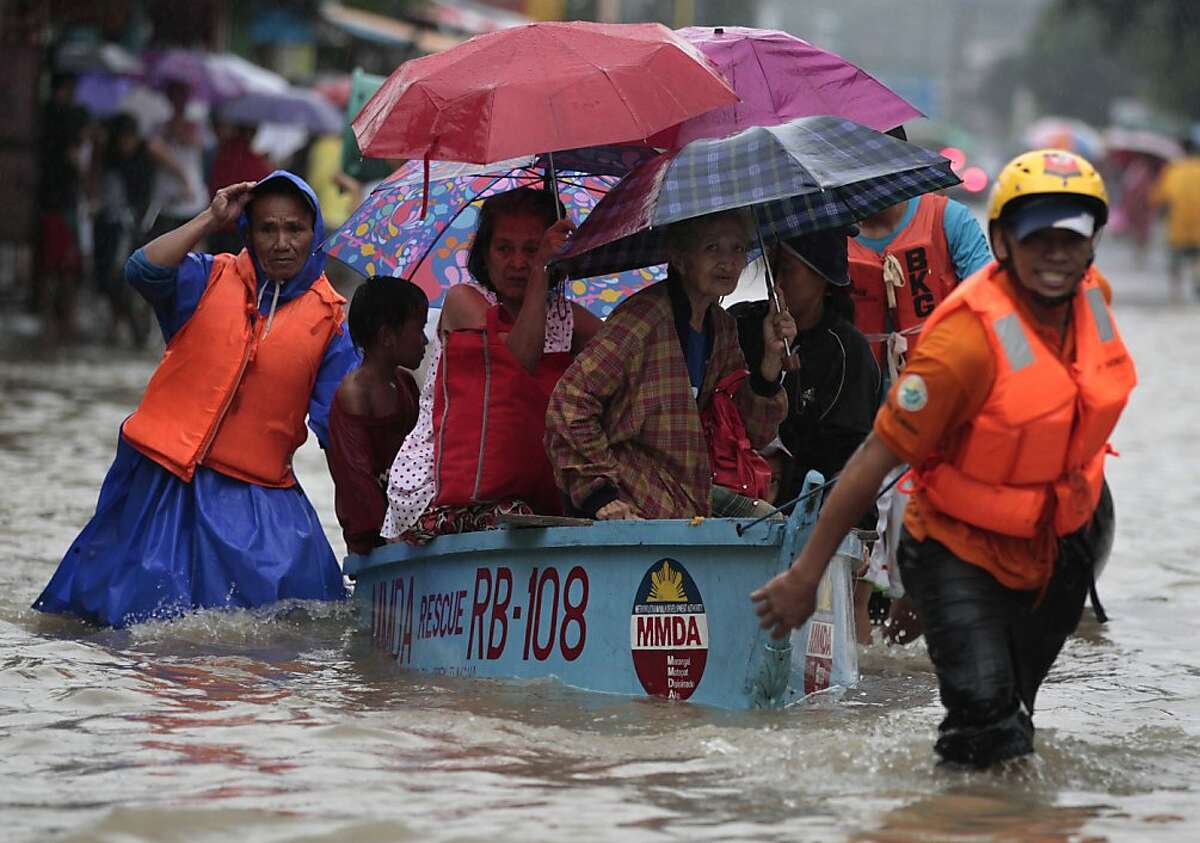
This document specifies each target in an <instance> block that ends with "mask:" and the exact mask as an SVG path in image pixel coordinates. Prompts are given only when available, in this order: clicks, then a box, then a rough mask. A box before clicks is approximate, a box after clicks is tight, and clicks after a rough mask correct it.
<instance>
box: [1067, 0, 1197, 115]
mask: <svg viewBox="0 0 1200 843" xmlns="http://www.w3.org/2000/svg"><path fill="white" fill-rule="evenodd" d="M1052 11H1054V12H1058V13H1060V14H1065V15H1067V16H1070V15H1086V16H1088V17H1090V18H1091V19H1093V20H1095V21H1097V22H1099V24H1100V25H1101V27H1102V38H1101V42H1100V43H1099V44H1097V45H1096V47H1097V48H1098V49H1097V52H1100V51H1105V52H1108V53H1110V54H1111V55H1113V56H1115V57H1117V58H1118V60H1119V61H1120V62H1121V64H1123V65H1125V66H1127V67H1128V68H1130V69H1131V70H1132V71H1134V72H1135V73H1136V75H1137V77H1138V80H1139V82H1140V91H1139V92H1140V93H1141V94H1142V95H1143V96H1144V97H1145V98H1146V99H1148V100H1150V101H1152V102H1154V103H1156V104H1158V105H1160V106H1162V107H1164V108H1166V109H1169V110H1171V111H1174V112H1176V113H1178V114H1180V115H1181V116H1185V117H1187V118H1189V119H1192V120H1200V2H1196V0H1136V2H1130V1H1129V0H1056V3H1055V6H1054V7H1053V10H1052Z"/></svg>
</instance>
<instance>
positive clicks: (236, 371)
mask: <svg viewBox="0 0 1200 843" xmlns="http://www.w3.org/2000/svg"><path fill="white" fill-rule="evenodd" d="M255 285H256V281H255V272H254V264H253V262H252V260H251V259H250V255H249V253H248V252H247V251H246V250H245V249H243V250H242V252H241V254H239V255H237V256H236V257H235V256H234V255H216V256H215V257H214V258H213V266H212V272H211V273H210V274H209V277H208V286H207V287H206V288H205V290H204V294H203V295H202V296H201V297H200V303H199V305H198V306H197V307H196V312H195V313H193V314H192V316H191V318H190V319H188V321H187V322H186V323H185V324H184V326H183V327H182V328H181V329H180V330H179V332H178V333H176V334H175V335H174V336H173V337H171V341H170V342H169V343H167V348H166V351H165V352H164V353H163V359H162V362H161V363H159V365H158V368H157V369H155V371H154V374H153V375H152V376H151V378H150V383H149V385H148V386H147V387H146V394H145V395H144V396H142V402H141V404H140V405H139V406H138V408H137V410H136V411H135V412H134V414H133V415H132V416H130V417H129V418H128V419H126V420H125V424H124V426H123V428H122V431H121V432H122V435H123V436H124V437H125V440H126V441H127V442H128V443H129V444H130V445H132V446H133V447H134V448H136V449H137V450H138V451H140V452H141V453H142V454H144V455H145V456H147V457H149V458H150V459H152V460H154V461H155V462H156V463H158V464H159V465H161V466H162V467H163V468H165V469H167V470H168V471H170V472H171V473H172V474H174V475H176V476H177V477H179V478H180V479H181V480H184V481H187V482H190V481H191V479H192V477H193V475H194V474H195V473H196V466H197V465H205V466H208V467H209V468H212V469H214V470H215V471H219V472H221V473H222V474H225V475H228V476H230V477H236V478H237V479H239V480H245V481H246V482H248V483H254V484H257V485H259V486H273V487H287V486H291V485H293V484H294V483H295V482H296V478H295V476H294V475H293V474H292V455H293V454H294V453H295V451H296V449H297V448H299V447H300V446H301V445H302V444H304V440H305V438H306V437H307V435H308V433H307V430H306V429H305V427H304V419H305V416H306V415H307V414H308V403H309V398H310V396H311V394H312V388H313V384H314V383H316V379H317V371H318V370H319V368H320V366H321V361H322V359H324V355H325V348H326V346H327V345H328V344H329V340H330V339H331V338H332V337H333V335H334V333H335V332H336V331H339V330H341V323H342V320H343V311H342V304H343V303H344V302H345V299H344V298H342V297H341V296H340V295H338V294H337V292H336V291H335V290H334V289H333V287H332V286H330V284H329V280H328V279H327V278H326V277H325V276H324V275H321V276H320V277H319V278H318V279H317V280H316V281H314V282H313V283H312V286H311V287H309V288H308V290H307V291H305V292H304V293H302V294H301V295H300V296H298V297H297V298H295V299H292V300H291V301H289V302H287V303H286V304H283V305H280V307H279V309H278V310H277V311H276V312H275V316H274V319H273V320H272V321H271V331H270V333H269V334H268V335H267V336H266V338H264V337H263V331H264V329H265V327H266V322H267V320H266V319H265V318H263V317H261V316H260V314H259V313H258V307H257V303H256V301H255ZM270 294H271V292H270V291H268V293H267V295H270Z"/></svg>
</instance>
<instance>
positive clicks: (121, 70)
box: [54, 41, 144, 76]
mask: <svg viewBox="0 0 1200 843" xmlns="http://www.w3.org/2000/svg"><path fill="white" fill-rule="evenodd" d="M54 68H55V69H56V70H58V71H60V72H65V73H90V72H104V73H113V74H118V75H122V76H140V75H141V74H142V72H143V70H144V67H143V65H142V61H141V59H139V58H138V57H137V56H135V55H134V54H133V53H131V52H129V51H128V50H126V49H125V48H124V47H121V46H118V45H117V44H96V43H89V42H81V41H72V42H70V43H67V44H63V45H62V46H61V47H59V48H58V51H57V52H56V53H55V54H54Z"/></svg>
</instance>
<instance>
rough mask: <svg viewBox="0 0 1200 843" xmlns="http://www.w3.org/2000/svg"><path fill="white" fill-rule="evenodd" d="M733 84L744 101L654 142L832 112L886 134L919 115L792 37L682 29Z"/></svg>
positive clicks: (670, 144) (674, 145) (676, 142)
mask: <svg viewBox="0 0 1200 843" xmlns="http://www.w3.org/2000/svg"><path fill="white" fill-rule="evenodd" d="M678 33H679V35H680V36H681V37H682V38H684V39H685V40H687V41H689V42H691V43H692V44H695V45H696V47H697V48H698V49H699V50H700V52H702V53H704V55H706V56H707V57H708V58H709V59H710V60H711V61H712V63H713V64H715V65H716V67H717V70H719V71H720V72H721V75H722V76H724V77H725V79H726V80H727V81H728V82H729V84H730V85H732V86H733V90H734V92H735V93H736V94H737V95H738V98H739V100H740V101H739V102H736V103H734V104H732V105H726V106H722V107H721V108H716V109H713V110H712V111H708V112H705V113H704V114H701V115H700V116H698V117H693V118H691V119H690V120H687V121H685V122H683V123H681V124H680V125H679V126H678V127H676V128H674V129H671V130H668V131H667V132H664V133H662V134H661V135H658V136H657V137H655V138H654V139H652V143H653V145H655V146H660V147H665V148H670V149H678V148H680V147H682V146H684V145H685V144H688V143H690V142H691V141H693V140H696V139H697V138H722V137H725V136H726V135H731V134H733V133H734V132H739V131H741V130H742V129H747V128H749V127H751V126H774V125H777V124H779V123H784V122H786V121H788V120H791V119H793V118H796V117H809V116H812V115H820V114H828V115H833V116H835V117H845V118H846V119H848V120H853V121H854V122H856V123H862V124H863V125H864V126H870V127H871V128H872V129H877V130H879V131H881V132H885V131H887V130H888V129H891V128H893V127H895V126H899V125H900V124H901V123H903V122H905V121H906V120H912V119H913V118H915V117H922V116H924V115H922V114H921V112H920V111H919V110H917V109H916V108H914V107H913V106H912V105H911V104H910V103H909V102H908V101H907V100H905V99H904V98H903V97H901V96H900V95H899V94H897V93H895V92H894V91H892V90H891V89H890V88H888V87H887V86H886V85H884V84H883V83H882V82H880V81H879V80H877V79H876V78H875V77H873V76H871V75H870V74H869V73H867V72H866V71H865V70H863V69H862V68H860V67H859V66H858V65H856V64H853V63H852V62H849V61H847V60H846V59H844V58H842V57H841V56H839V55H838V54H837V53H831V52H829V51H828V50H822V49H821V48H820V47H815V46H813V45H812V44H810V43H808V42H807V41H804V40H802V39H800V38H797V37H795V36H794V35H789V34H787V33H786V32H778V31H776V30H772V29H751V28H749V27H743V26H726V27H716V28H715V29H714V28H711V27H701V26H692V27H688V28H686V29H680V30H678Z"/></svg>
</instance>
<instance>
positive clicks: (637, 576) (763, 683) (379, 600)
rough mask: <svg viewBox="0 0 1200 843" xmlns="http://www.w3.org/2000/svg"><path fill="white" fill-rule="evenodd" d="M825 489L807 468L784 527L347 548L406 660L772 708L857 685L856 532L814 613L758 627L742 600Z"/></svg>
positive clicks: (582, 529)
mask: <svg viewBox="0 0 1200 843" xmlns="http://www.w3.org/2000/svg"><path fill="white" fill-rule="evenodd" d="M820 484H821V478H820V475H818V474H816V473H815V472H812V473H810V474H809V476H808V478H807V480H806V485H805V490H806V492H808V493H809V494H808V496H807V497H806V498H803V499H802V501H801V503H800V504H798V505H797V506H796V507H795V509H794V510H793V512H792V514H791V515H790V516H788V518H787V519H786V520H782V519H779V518H775V519H768V520H759V521H752V520H750V519H731V518H696V519H692V520H646V521H604V522H578V523H571V525H570V526H545V525H546V524H556V523H560V522H556V521H554V520H551V519H547V520H539V519H537V518H534V519H529V520H528V521H526V522H525V523H510V524H507V525H506V526H505V527H504V528H503V529H499V530H490V531H485V532H475V533H464V534H459V535H446V536H439V537H438V538H436V539H434V540H433V541H431V542H429V543H428V544H426V545H423V546H412V545H406V544H390V545H386V546H384V547H381V548H378V549H376V550H375V551H373V552H372V553H370V554H369V555H351V556H349V557H347V559H346V562H345V567H344V570H345V573H346V574H347V575H348V576H350V577H352V578H353V579H354V580H355V588H354V600H355V602H356V603H357V604H358V607H359V610H360V611H359V612H358V617H359V619H360V623H361V624H362V625H363V627H364V629H365V631H366V633H367V634H369V635H370V637H371V639H372V641H373V642H374V644H375V645H376V646H377V647H379V648H380V649H382V650H383V651H385V652H387V653H388V654H390V655H391V656H392V657H393V658H395V659H396V661H397V662H398V663H399V664H400V665H401V666H402V667H404V668H408V669H412V670H416V671H424V672H429V673H436V674H444V675H450V676H474V677H485V678H493V679H533V678H544V677H556V678H557V679H558V680H560V681H561V682H563V683H565V684H566V685H569V686H572V687H575V688H579V689H583V690H587V691H594V692H599V693H607V694H620V695H626V696H631V697H636V696H654V697H663V698H666V699H672V700H686V701H688V702H691V703H699V704H703V705H710V706H716V707H720V708H726V709H763V708H765V709H775V708H782V707H785V706H788V705H791V704H794V703H797V702H799V701H801V700H803V699H805V698H806V697H809V696H810V695H813V694H818V693H820V694H831V693H832V694H836V693H837V692H839V691H840V690H843V689H846V688H850V687H852V686H853V685H854V684H855V683H856V682H857V680H858V656H857V650H856V648H855V644H854V623H853V610H852V602H851V601H852V591H851V571H852V568H853V566H854V564H855V560H860V559H862V546H861V544H860V543H859V541H858V540H857V539H856V538H855V537H854V536H852V535H851V536H848V537H847V538H846V540H845V541H844V542H843V544H842V546H841V548H840V549H839V551H838V553H837V555H836V556H835V557H834V559H833V561H832V562H831V563H830V565H829V568H828V571H827V573H826V574H825V577H824V579H823V580H822V583H821V587H820V590H819V592H818V603H817V611H816V612H815V613H814V615H813V617H812V618H811V619H810V620H809V621H808V623H806V624H805V625H804V627H803V628H801V629H799V630H796V631H795V632H793V633H792V635H791V637H790V638H789V639H787V640H782V641H774V640H772V639H771V638H770V636H769V633H768V632H766V631H764V630H762V629H760V628H759V625H758V618H757V616H756V615H755V614H754V611H753V608H752V605H751V603H750V597H749V595H750V592H751V591H753V590H754V589H755V588H757V587H758V586H760V585H762V584H763V583H764V582H766V581H767V580H768V579H770V578H771V577H773V576H774V575H776V574H778V573H780V572H781V571H784V570H786V569H787V567H788V566H789V565H790V564H791V561H792V560H793V559H794V558H795V556H796V554H797V552H798V551H799V549H800V548H801V546H802V545H803V543H804V541H805V540H806V538H807V537H808V534H809V531H810V530H811V529H812V525H813V523H814V522H815V520H816V515H817V503H816V501H817V499H818V495H817V494H816V493H817V491H818V488H817V487H818V486H820ZM518 521H519V519H518ZM530 523H532V524H537V525H539V526H530Z"/></svg>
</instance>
